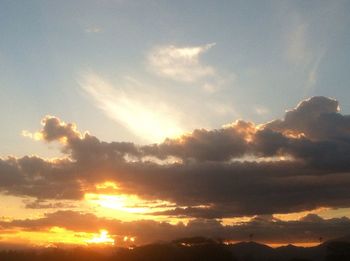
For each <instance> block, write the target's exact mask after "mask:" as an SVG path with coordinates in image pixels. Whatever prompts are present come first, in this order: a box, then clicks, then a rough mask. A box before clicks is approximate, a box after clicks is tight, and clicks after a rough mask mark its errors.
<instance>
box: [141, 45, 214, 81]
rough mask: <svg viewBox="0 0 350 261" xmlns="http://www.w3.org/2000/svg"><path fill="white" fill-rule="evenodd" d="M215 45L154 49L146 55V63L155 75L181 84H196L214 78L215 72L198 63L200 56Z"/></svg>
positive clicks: (170, 46) (172, 46) (171, 46)
mask: <svg viewBox="0 0 350 261" xmlns="http://www.w3.org/2000/svg"><path fill="white" fill-rule="evenodd" d="M214 45H215V43H211V44H206V45H201V46H187V47H177V46H174V45H168V46H160V47H157V48H154V49H153V50H152V51H151V52H150V54H149V55H148V63H149V65H150V67H151V70H152V71H153V72H155V73H156V74H158V75H160V76H163V77H166V78H170V79H173V80H177V81H183V82H196V81H198V80H200V79H202V78H204V77H207V76H214V75H215V70H214V68H213V67H211V66H209V65H204V64H202V63H201V61H200V59H199V58H200V56H201V55H202V54H203V53H205V52H206V51H208V50H209V49H210V48H211V47H213V46H214Z"/></svg>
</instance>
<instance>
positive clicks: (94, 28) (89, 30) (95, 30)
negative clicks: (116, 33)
mask: <svg viewBox="0 0 350 261" xmlns="http://www.w3.org/2000/svg"><path fill="white" fill-rule="evenodd" d="M85 32H86V33H99V32H101V28H99V27H97V26H92V27H89V28H86V29H85Z"/></svg>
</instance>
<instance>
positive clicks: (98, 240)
mask: <svg viewBox="0 0 350 261" xmlns="http://www.w3.org/2000/svg"><path fill="white" fill-rule="evenodd" d="M86 243H89V244H106V245H114V243H115V241H114V239H113V238H111V236H110V235H109V233H108V231H107V230H105V229H101V230H100V234H97V235H96V236H94V237H93V238H91V239H89V240H86Z"/></svg>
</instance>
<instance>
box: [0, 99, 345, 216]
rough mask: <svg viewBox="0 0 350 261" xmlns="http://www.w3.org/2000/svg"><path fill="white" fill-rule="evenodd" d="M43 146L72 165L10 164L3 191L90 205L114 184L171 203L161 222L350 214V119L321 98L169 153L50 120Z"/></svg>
mask: <svg viewBox="0 0 350 261" xmlns="http://www.w3.org/2000/svg"><path fill="white" fill-rule="evenodd" d="M42 124H43V128H42V129H41V131H39V132H38V133H36V135H35V137H41V139H42V140H44V141H46V142H53V141H57V142H60V143H61V144H62V151H63V152H64V153H65V154H66V158H63V159H58V160H54V161H49V160H45V159H42V158H39V157H35V156H26V157H23V158H14V157H10V158H6V159H1V160H0V181H1V182H0V190H1V191H2V192H3V193H7V194H10V195H17V196H31V197H35V198H37V199H38V200H45V199H55V200H66V199H75V200H81V199H83V198H84V194H85V193H87V192H89V191H90V190H91V189H92V188H93V187H94V186H95V185H96V184H99V183H103V182H105V181H112V182H115V183H116V184H118V189H119V192H120V193H123V194H135V195H138V196H139V197H140V198H143V199H149V200H165V201H168V202H171V203H174V207H173V208H171V209H167V210H164V211H158V210H155V212H154V213H153V215H162V216H173V217H192V218H224V217H238V216H250V215H271V214H275V213H290V212H298V211H304V210H313V209H317V208H320V207H329V208H337V207H350V190H349V186H350V173H349V171H350V166H349V164H348V162H350V116H349V115H342V114H341V113H340V108H339V104H338V102H337V101H336V100H334V99H330V98H326V97H312V98H310V99H308V100H304V101H302V102H301V103H299V104H298V105H297V106H296V107H295V108H294V109H292V110H289V111H287V112H286V114H285V117H284V118H283V119H277V120H274V121H272V122H268V123H266V124H262V125H258V126H257V125H255V124H254V123H252V122H247V121H243V120H240V121H236V122H234V123H231V124H227V125H225V126H224V127H222V128H221V129H214V130H206V129H196V130H194V131H193V132H191V133H189V134H184V135H183V136H181V137H179V138H176V139H174V138H168V139H166V140H165V141H164V142H162V143H159V144H150V145H137V144H134V143H129V142H104V141H101V140H99V139H98V138H97V137H95V136H93V135H91V134H89V133H81V132H79V131H78V130H77V128H76V126H75V125H74V124H70V123H65V122H63V121H62V120H60V119H58V118H57V117H53V116H48V117H45V118H44V119H43V121H42Z"/></svg>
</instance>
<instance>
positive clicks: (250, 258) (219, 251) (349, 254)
mask: <svg viewBox="0 0 350 261" xmlns="http://www.w3.org/2000/svg"><path fill="white" fill-rule="evenodd" d="M348 239H349V237H348V238H346V237H344V238H341V240H340V239H338V240H331V241H327V242H324V243H323V244H320V245H318V246H315V247H307V248H306V247H297V246H293V245H288V246H282V247H278V248H271V247H269V246H266V245H263V244H259V243H256V242H240V243H237V244H231V245H226V244H223V243H221V242H219V241H217V240H212V239H208V238H202V237H193V238H184V239H178V240H175V241H172V242H170V243H169V242H168V243H154V244H150V245H144V246H138V247H134V248H129V249H126V248H92V247H91V248H70V249H69V248H46V249H31V250H29V249H22V250H18V249H17V250H2V251H0V260H1V261H12V260H13V261H17V260H19V261H32V260H35V261H37V260H38V261H43V260H50V261H56V260H57V261H58V260H65V261H73V260H86V261H95V260H101V261H136V260H137V261H139V260H140V261H141V260H142V261H151V260H152V261H158V260H159V261H160V260H166V261H168V260H169V261H173V260H174V261H175V260H184V261H187V260H198V261H199V260H201V261H205V260H215V261H221V260H230V261H307V260H312V261H323V260H324V261H333V260H336V261H349V260H350V240H348Z"/></svg>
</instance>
